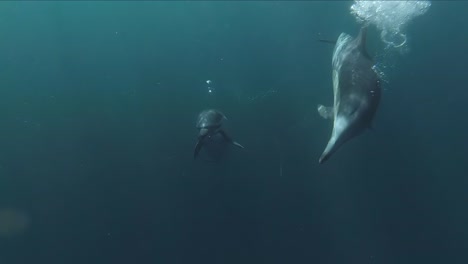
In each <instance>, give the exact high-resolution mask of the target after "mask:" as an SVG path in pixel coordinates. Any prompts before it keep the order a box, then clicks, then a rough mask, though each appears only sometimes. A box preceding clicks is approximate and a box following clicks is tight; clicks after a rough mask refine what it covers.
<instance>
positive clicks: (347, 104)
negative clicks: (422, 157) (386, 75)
mask: <svg viewBox="0 0 468 264" xmlns="http://www.w3.org/2000/svg"><path fill="white" fill-rule="evenodd" d="M366 35H367V26H364V27H362V28H361V30H360V32H359V35H358V37H357V38H355V39H353V38H352V37H351V36H350V35H348V34H346V33H341V35H340V36H339V37H338V40H337V41H336V45H335V48H334V51H333V58H332V69H333V71H332V78H333V95H334V96H333V97H334V98H333V107H325V106H323V105H319V106H318V112H319V114H320V115H321V116H322V117H323V118H325V119H332V120H333V131H332V134H331V137H330V140H329V141H328V144H327V147H326V148H325V151H324V152H323V154H322V156H321V157H320V159H319V163H323V162H325V161H326V160H327V159H328V158H330V156H331V155H333V153H335V152H336V151H337V150H338V149H339V148H340V147H341V146H342V145H343V144H344V143H346V142H347V141H349V140H350V139H352V138H354V137H356V136H358V135H359V134H361V133H362V132H364V131H365V130H366V129H367V128H370V127H371V123H372V120H373V118H374V115H375V113H376V111H377V108H378V106H379V102H380V96H381V88H380V79H379V75H378V74H377V73H376V71H375V68H374V63H373V61H372V58H371V57H370V56H369V55H368V53H367V51H366Z"/></svg>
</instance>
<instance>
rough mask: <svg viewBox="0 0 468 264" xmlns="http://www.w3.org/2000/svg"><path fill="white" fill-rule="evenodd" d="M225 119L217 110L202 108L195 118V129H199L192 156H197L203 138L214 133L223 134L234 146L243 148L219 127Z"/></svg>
mask: <svg viewBox="0 0 468 264" xmlns="http://www.w3.org/2000/svg"><path fill="white" fill-rule="evenodd" d="M225 119H227V118H226V116H225V115H224V114H223V113H221V112H220V111H218V110H214V109H209V110H204V111H202V112H201V113H200V114H199V115H198V120H197V129H198V130H199V131H200V132H199V134H198V140H197V144H196V145H195V150H194V153H193V158H196V157H197V156H198V153H199V152H200V149H201V147H202V146H203V144H204V140H206V139H207V138H211V137H212V136H214V135H216V134H220V135H221V136H223V138H224V140H225V141H227V142H229V143H231V144H233V145H234V146H236V147H239V148H244V147H243V146H242V145H241V144H239V143H237V142H236V141H234V140H232V139H231V137H229V136H228V134H227V133H226V131H224V130H223V129H222V128H221V125H222V121H223V120H225Z"/></svg>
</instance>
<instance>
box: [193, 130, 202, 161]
mask: <svg viewBox="0 0 468 264" xmlns="http://www.w3.org/2000/svg"><path fill="white" fill-rule="evenodd" d="M204 138H205V136H201V137H199V138H198V141H197V144H196V145H195V149H194V151H193V158H194V159H196V158H197V156H198V153H200V150H201V148H202V146H203V139H204Z"/></svg>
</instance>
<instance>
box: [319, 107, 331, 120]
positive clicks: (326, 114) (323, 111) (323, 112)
mask: <svg viewBox="0 0 468 264" xmlns="http://www.w3.org/2000/svg"><path fill="white" fill-rule="evenodd" d="M317 111H318V113H319V115H320V116H321V117H323V118H325V119H333V107H331V106H328V107H327V106H323V105H318V107H317Z"/></svg>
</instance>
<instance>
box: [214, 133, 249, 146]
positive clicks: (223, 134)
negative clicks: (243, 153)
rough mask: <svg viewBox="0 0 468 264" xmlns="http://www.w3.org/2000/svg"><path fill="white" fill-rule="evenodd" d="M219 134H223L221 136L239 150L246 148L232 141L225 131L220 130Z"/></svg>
mask: <svg viewBox="0 0 468 264" xmlns="http://www.w3.org/2000/svg"><path fill="white" fill-rule="evenodd" d="M219 133H220V134H221V136H223V138H224V140H226V141H227V142H229V143H231V144H233V145H234V146H236V147H238V148H242V149H243V148H244V146H242V145H241V144H239V143H237V142H236V141H234V140H232V138H231V137H230V136H229V135H228V134H227V133H226V132H225V131H224V130H219Z"/></svg>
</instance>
